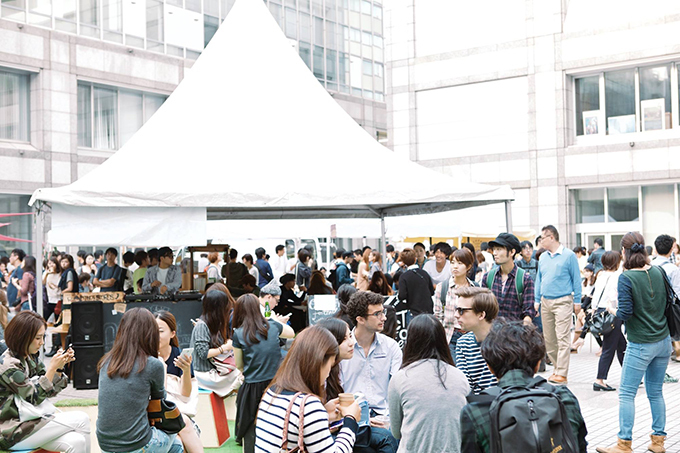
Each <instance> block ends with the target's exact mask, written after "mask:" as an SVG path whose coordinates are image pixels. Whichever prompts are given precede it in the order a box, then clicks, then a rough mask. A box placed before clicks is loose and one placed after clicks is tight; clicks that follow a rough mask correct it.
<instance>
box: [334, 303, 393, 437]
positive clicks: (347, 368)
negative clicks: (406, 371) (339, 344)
mask: <svg viewBox="0 0 680 453" xmlns="http://www.w3.org/2000/svg"><path fill="white" fill-rule="evenodd" d="M347 314H348V315H349V317H350V318H351V319H352V320H353V321H354V322H355V323H356V327H355V328H354V330H353V331H352V335H353V337H354V339H355V341H356V344H355V346H354V356H353V357H352V358H351V359H350V360H343V361H342V362H340V372H341V377H342V383H343V387H344V389H345V391H346V392H349V393H355V392H362V393H364V394H365V395H366V400H367V401H368V405H369V407H370V408H371V414H372V415H371V416H372V417H373V416H375V415H388V410H387V388H388V386H389V383H390V378H391V377H392V376H393V375H394V374H396V372H397V371H399V368H401V349H399V345H398V344H397V342H396V341H394V340H393V339H392V338H389V337H387V336H385V335H383V334H382V333H380V332H381V331H382V330H383V327H384V325H385V319H386V317H385V308H384V307H383V297H382V296H381V295H379V294H376V293H372V292H369V291H357V292H356V293H354V294H353V295H352V297H350V299H349V302H348V303H347ZM371 425H372V426H376V427H381V428H385V427H386V426H383V424H381V423H380V422H376V421H374V420H371Z"/></svg>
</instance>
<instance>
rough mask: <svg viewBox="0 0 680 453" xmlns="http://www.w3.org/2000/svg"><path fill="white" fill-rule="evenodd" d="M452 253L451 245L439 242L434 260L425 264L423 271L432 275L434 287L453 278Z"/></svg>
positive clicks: (435, 248) (435, 247)
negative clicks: (450, 260)
mask: <svg viewBox="0 0 680 453" xmlns="http://www.w3.org/2000/svg"><path fill="white" fill-rule="evenodd" d="M451 253H453V251H452V250H451V246H450V245H449V244H447V243H446V242H438V243H437V244H435V246H434V259H433V260H429V261H427V262H425V265H424V266H423V270H424V271H425V272H427V273H428V274H430V278H431V279H432V283H433V284H434V286H437V284H438V283H441V282H445V281H447V280H449V279H450V278H451V265H450V263H449V257H450V256H451Z"/></svg>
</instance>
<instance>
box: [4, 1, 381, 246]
mask: <svg viewBox="0 0 680 453" xmlns="http://www.w3.org/2000/svg"><path fill="white" fill-rule="evenodd" d="M240 1H248V0H240ZM266 4H267V7H268V8H269V10H270V12H271V13H272V15H273V17H274V19H275V20H276V21H277V22H278V23H279V25H280V26H281V28H282V30H283V31H284V33H285V34H286V36H287V37H288V38H289V39H290V41H291V46H294V47H295V48H296V50H297V51H298V53H299V54H300V56H301V58H302V59H303V60H304V61H305V63H306V64H307V66H308V67H309V68H310V70H312V71H313V73H314V74H315V76H316V77H317V79H318V80H319V82H320V83H322V84H323V85H324V86H325V87H326V88H327V90H328V91H329V93H330V94H331V95H332V96H333V97H334V98H335V100H336V101H337V102H338V103H339V104H340V105H341V106H342V107H343V108H344V109H345V110H346V111H347V112H348V113H349V114H350V115H351V116H352V117H353V118H354V119H355V120H356V121H357V122H358V123H359V124H361V125H362V126H363V127H364V128H365V129H366V131H367V132H368V133H369V134H371V135H372V136H373V137H375V138H376V139H377V140H381V141H386V111H385V102H384V92H385V89H384V86H385V82H384V80H385V78H384V56H383V53H384V52H383V31H382V6H381V4H380V3H378V2H373V1H367V0H363V1H356V0H352V1H348V0H325V1H324V0H269V1H268V2H266ZM233 5H234V0H165V1H159V0H141V1H140V0H9V1H3V2H2V4H1V5H0V171H2V172H3V177H2V178H0V214H3V213H23V212H29V211H30V208H29V207H28V206H27V202H28V200H29V197H30V194H31V193H32V192H33V191H34V190H35V189H37V188H40V187H51V186H58V185H64V184H69V183H71V182H73V181H75V180H77V179H78V178H79V177H81V176H82V175H84V174H86V173H87V172H88V171H90V170H92V169H93V168H95V167H96V166H97V165H100V164H101V163H102V162H104V161H105V160H106V159H107V158H108V157H110V156H111V155H113V153H115V152H116V150H118V149H119V148H120V147H121V146H123V145H124V144H125V142H126V141H127V140H129V139H130V137H131V136H132V135H133V134H134V133H135V132H136V131H137V130H138V129H139V128H140V127H141V126H142V125H143V124H144V123H145V122H146V121H147V120H148V119H149V118H150V117H151V116H152V115H153V113H154V112H155V111H156V110H157V109H158V108H159V107H160V106H161V105H162V103H163V102H164V100H165V99H166V98H167V97H168V96H169V95H170V94H171V93H172V91H173V90H174V89H175V87H176V86H177V85H178V84H179V83H180V82H181V80H182V78H183V77H184V74H185V72H186V71H188V70H190V68H191V65H192V64H193V62H194V61H195V59H196V58H198V56H199V55H200V53H201V51H202V50H203V48H204V46H205V45H207V44H208V43H209V42H210V40H211V38H212V37H213V35H214V34H215V33H216V31H217V30H218V28H219V27H220V26H221V24H222V21H223V20H224V18H225V17H226V16H227V15H228V13H229V11H230V10H231V8H232V7H233ZM239 70H247V68H239ZM272 76H273V77H275V76H276V75H275V74H272ZM149 175H150V176H149V177H150V181H152V180H153V178H154V175H153V169H149ZM111 177H112V178H115V177H116V175H111ZM4 219H5V218H3V221H2V222H0V224H2V223H9V224H10V225H3V226H0V235H5V236H9V237H12V238H19V239H24V240H30V239H31V238H32V237H33V233H32V231H33V221H32V218H31V216H13V217H8V218H6V219H7V220H6V221H5V220H4ZM130 245H134V244H130ZM15 246H22V247H24V248H27V249H28V250H31V251H32V250H33V246H32V244H27V245H26V244H22V243H19V242H13V241H11V240H6V241H1V242H0V255H2V254H5V253H7V252H8V251H10V250H11V249H12V248H14V247H15Z"/></svg>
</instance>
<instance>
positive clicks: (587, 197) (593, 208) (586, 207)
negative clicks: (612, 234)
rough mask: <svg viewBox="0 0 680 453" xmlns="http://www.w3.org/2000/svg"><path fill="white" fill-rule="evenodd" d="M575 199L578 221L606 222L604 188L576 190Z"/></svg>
mask: <svg viewBox="0 0 680 453" xmlns="http://www.w3.org/2000/svg"><path fill="white" fill-rule="evenodd" d="M574 201H575V204H576V223H600V222H604V190H602V189H580V190H575V191H574Z"/></svg>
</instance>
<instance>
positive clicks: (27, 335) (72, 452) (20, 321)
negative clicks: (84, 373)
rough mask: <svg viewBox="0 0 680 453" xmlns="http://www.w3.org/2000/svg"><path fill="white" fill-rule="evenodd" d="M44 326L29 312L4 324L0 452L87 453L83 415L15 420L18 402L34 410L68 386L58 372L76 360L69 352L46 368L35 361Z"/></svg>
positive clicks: (60, 354)
mask: <svg viewBox="0 0 680 453" xmlns="http://www.w3.org/2000/svg"><path fill="white" fill-rule="evenodd" d="M46 327H47V324H46V323H45V320H44V319H43V318H42V317H41V316H40V315H38V314H37V313H35V312H32V311H22V312H21V313H19V314H17V315H16V316H15V317H14V318H12V320H11V321H10V322H9V324H7V329H6V330H5V341H6V342H7V348H8V349H7V350H6V351H5V352H4V353H3V354H2V366H1V367H0V407H2V411H0V433H1V434H0V448H1V449H3V450H28V451H30V450H35V449H40V448H44V449H45V450H49V451H63V452H66V453H89V451H90V418H89V417H88V416H87V414H85V413H84V412H57V413H54V414H51V415H50V416H49V418H48V417H45V418H43V417H37V418H34V419H33V420H24V421H22V420H21V418H22V417H20V415H19V407H18V406H17V404H18V403H17V399H20V400H22V401H23V403H19V404H22V405H39V404H42V403H43V402H44V401H45V400H46V399H47V398H49V397H53V396H56V395H57V394H58V393H59V392H61V391H62V390H63V389H64V388H66V385H67V384H68V377H67V376H66V375H65V374H64V373H63V368H64V366H65V365H66V364H67V363H69V362H72V361H74V360H75V354H74V352H73V349H71V348H69V349H68V350H66V351H63V350H59V352H57V353H56V354H55V355H54V357H52V359H51V360H50V362H49V364H47V366H46V365H45V364H44V363H43V362H42V361H41V360H40V349H41V348H42V347H43V345H44V342H45V340H44V338H45V328H46ZM147 424H148V422H147Z"/></svg>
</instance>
